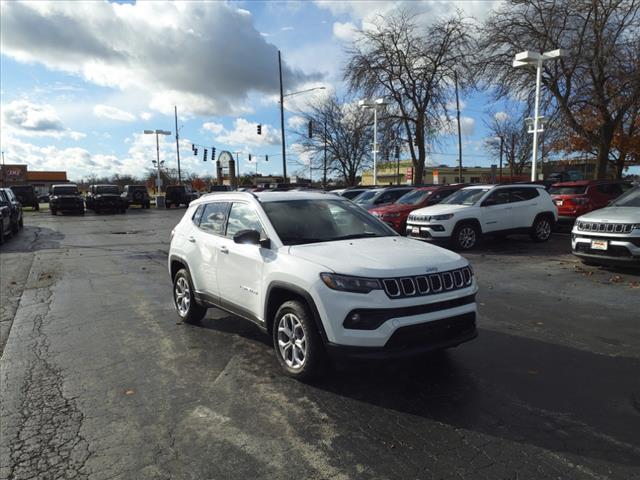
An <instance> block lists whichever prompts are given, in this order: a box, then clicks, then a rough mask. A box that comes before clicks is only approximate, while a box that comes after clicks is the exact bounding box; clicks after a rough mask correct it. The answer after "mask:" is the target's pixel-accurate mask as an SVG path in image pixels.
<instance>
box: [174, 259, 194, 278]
mask: <svg viewBox="0 0 640 480" xmlns="http://www.w3.org/2000/svg"><path fill="white" fill-rule="evenodd" d="M169 260H170V261H169V272H170V274H171V280H172V281H173V279H174V278H175V276H176V273H178V271H179V270H181V269H183V268H184V269H185V270H186V271H187V272H188V273H189V276H190V277H191V270H189V265H188V264H187V262H186V260H185V259H184V258H181V257H178V256H177V255H171V257H169ZM191 278H193V277H191Z"/></svg>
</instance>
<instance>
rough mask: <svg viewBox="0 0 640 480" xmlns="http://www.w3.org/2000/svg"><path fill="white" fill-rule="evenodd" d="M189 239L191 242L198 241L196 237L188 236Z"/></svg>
mask: <svg viewBox="0 0 640 480" xmlns="http://www.w3.org/2000/svg"><path fill="white" fill-rule="evenodd" d="M187 240H189V241H190V242H191V243H196V239H195V238H193V237H189V238H187Z"/></svg>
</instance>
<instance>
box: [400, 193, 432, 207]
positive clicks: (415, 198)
mask: <svg viewBox="0 0 640 480" xmlns="http://www.w3.org/2000/svg"><path fill="white" fill-rule="evenodd" d="M432 193H433V190H414V191H412V192H409V193H405V194H404V195H403V196H401V197H400V198H399V199H398V201H397V202H396V203H401V204H403V205H419V204H421V203H422V202H424V201H425V200H426V199H427V198H428V197H429V195H431V194H432Z"/></svg>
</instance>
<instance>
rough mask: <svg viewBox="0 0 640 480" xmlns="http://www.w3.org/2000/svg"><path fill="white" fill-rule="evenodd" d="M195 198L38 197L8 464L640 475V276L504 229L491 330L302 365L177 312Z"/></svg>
mask: <svg viewBox="0 0 640 480" xmlns="http://www.w3.org/2000/svg"><path fill="white" fill-rule="evenodd" d="M183 212H184V210H183V209H181V210H168V211H165V210H155V209H151V210H139V209H131V210H130V211H129V212H128V213H127V214H126V215H99V216H97V215H94V214H91V213H87V214H86V215H85V216H56V217H53V216H51V215H49V214H48V212H47V211H46V210H44V211H41V212H33V213H31V212H27V213H26V215H25V228H24V230H23V231H22V232H21V234H20V235H19V236H17V237H16V238H10V239H8V240H7V242H6V243H5V245H3V246H2V250H1V252H2V253H1V255H0V268H1V273H2V275H1V277H0V278H1V285H0V286H1V289H2V310H1V312H0V314H1V317H0V320H1V322H0V343H1V345H2V346H3V349H4V351H3V354H2V359H1V362H0V363H1V375H2V377H1V378H2V389H1V396H2V404H1V421H2V436H1V439H0V448H1V449H0V458H1V460H2V462H1V463H2V467H1V470H0V478H7V479H26V478H43V479H44V478H91V479H113V478H120V479H133V478H136V479H138V478H139V479H205V478H206V479H217V478H277V479H281V478H296V479H299V478H303V479H327V478H332V479H351V478H367V479H369V478H371V479H396V478H402V479H445V478H470V479H484V478H486V479H518V480H521V479H542V478H553V479H608V478H611V479H631V478H640V435H639V434H638V432H640V373H639V372H640V328H639V327H638V322H639V321H640V313H639V312H640V275H638V274H634V273H631V272H628V271H620V270H607V269H603V268H597V267H584V266H582V265H581V264H580V262H579V261H577V260H576V259H574V258H573V257H572V256H571V255H570V253H569V245H568V244H569V237H568V236H567V235H566V234H565V235H554V236H553V237H552V239H551V241H549V242H548V243H546V244H534V243H532V242H531V241H530V240H529V239H528V237H525V236H514V237H509V238H507V239H504V240H499V241H491V242H487V243H485V244H484V245H482V246H480V248H478V249H477V250H475V251H474V252H473V253H470V254H468V255H466V256H467V257H468V258H469V259H470V260H471V262H472V264H473V266H474V269H475V271H476V274H477V277H478V281H479V284H480V293H479V308H480V316H479V329H480V335H479V337H478V338H477V339H476V340H474V341H472V342H470V343H468V344H464V345H461V346H460V347H458V348H456V349H453V350H450V351H448V352H446V353H444V354H439V355H433V356H430V357H425V358H420V359H414V360H410V361H404V362H394V363H390V364H380V363H377V364H357V365H341V366H339V367H338V368H337V369H336V371H334V372H333V374H332V375H331V376H330V377H327V378H325V379H323V380H320V381H318V382H316V383H314V384H303V383H299V382H296V381H294V380H291V379H289V378H287V377H284V376H283V375H281V373H280V369H279V366H278V363H277V361H276V358H275V356H274V354H273V351H272V348H271V346H270V342H269V339H268V338H267V337H266V336H263V334H262V333H260V331H259V330H257V328H256V327H254V326H253V325H251V324H249V323H247V322H244V321H242V320H239V319H235V318H232V317H229V316H228V315H227V314H224V313H222V312H220V311H213V310H211V311H210V312H209V314H208V315H207V318H206V320H205V321H204V322H203V323H202V325H200V326H192V325H186V324H181V323H180V322H178V321H177V317H176V315H175V313H174V308H173V304H172V299H171V282H170V279H169V276H168V274H167V271H166V256H167V251H168V248H169V243H168V242H169V232H170V230H171V229H172V227H173V226H174V225H175V223H177V221H178V220H179V218H180V217H181V215H182V213H183Z"/></svg>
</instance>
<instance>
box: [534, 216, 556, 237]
mask: <svg viewBox="0 0 640 480" xmlns="http://www.w3.org/2000/svg"><path fill="white" fill-rule="evenodd" d="M552 231H553V222H552V221H551V220H550V219H549V217H548V216H547V215H540V216H538V217H536V219H535V220H534V221H533V225H532V226H531V233H530V234H529V236H530V237H531V240H533V241H534V242H538V243H540V242H546V241H547V240H549V238H551V232H552Z"/></svg>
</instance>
